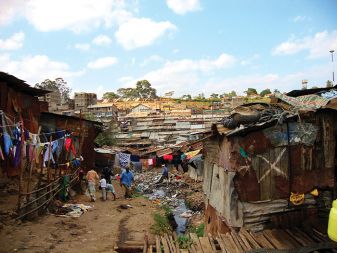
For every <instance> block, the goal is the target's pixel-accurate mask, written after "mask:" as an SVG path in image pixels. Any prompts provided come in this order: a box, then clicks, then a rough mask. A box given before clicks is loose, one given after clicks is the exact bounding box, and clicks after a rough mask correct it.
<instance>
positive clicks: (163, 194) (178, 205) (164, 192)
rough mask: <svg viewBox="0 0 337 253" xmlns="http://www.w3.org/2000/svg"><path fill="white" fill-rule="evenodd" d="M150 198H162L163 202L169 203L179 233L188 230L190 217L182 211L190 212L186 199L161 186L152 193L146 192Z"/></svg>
mask: <svg viewBox="0 0 337 253" xmlns="http://www.w3.org/2000/svg"><path fill="white" fill-rule="evenodd" d="M146 195H147V196H148V197H149V199H150V200H156V199H160V200H161V203H162V204H167V205H168V206H170V208H171V209H172V213H173V217H174V220H175V222H176V224H177V227H176V229H175V231H176V233H177V234H178V235H182V234H184V233H185V231H186V226H187V221H188V218H186V217H181V216H180V215H181V214H182V213H186V212H189V211H191V210H189V209H188V208H187V207H186V205H185V200H184V199H179V198H176V194H175V195H173V196H170V195H172V192H170V191H168V189H166V188H159V189H156V190H154V191H153V193H152V194H146Z"/></svg>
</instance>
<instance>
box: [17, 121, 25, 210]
mask: <svg viewBox="0 0 337 253" xmlns="http://www.w3.org/2000/svg"><path fill="white" fill-rule="evenodd" d="M22 124H23V122H22V123H21V125H20V128H21V147H20V148H21V152H20V164H19V167H20V182H19V196H18V213H19V210H20V206H21V195H22V188H23V182H22V179H23V171H24V167H23V166H24V162H23V155H22V154H23V152H22V151H23V146H24V145H23V137H24V132H23V131H24V129H23V127H22ZM16 152H19V151H16Z"/></svg>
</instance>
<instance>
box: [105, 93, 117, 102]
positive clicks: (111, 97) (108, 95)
mask: <svg viewBox="0 0 337 253" xmlns="http://www.w3.org/2000/svg"><path fill="white" fill-rule="evenodd" d="M117 98H119V96H118V95H117V94H116V93H115V92H105V93H104V94H103V99H107V100H109V101H112V100H114V99H117Z"/></svg>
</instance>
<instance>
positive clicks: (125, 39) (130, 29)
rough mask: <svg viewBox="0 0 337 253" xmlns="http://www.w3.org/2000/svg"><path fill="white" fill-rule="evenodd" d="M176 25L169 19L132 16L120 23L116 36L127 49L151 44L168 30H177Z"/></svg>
mask: <svg viewBox="0 0 337 253" xmlns="http://www.w3.org/2000/svg"><path fill="white" fill-rule="evenodd" d="M176 29H177V28H176V26H175V25H173V24H171V23H170V22H168V21H165V22H154V21H152V20H151V19H148V18H132V19H130V20H128V21H127V22H125V23H123V24H121V25H120V27H119V28H118V30H117V32H116V33H115V37H116V39H117V42H118V43H120V44H121V45H122V46H123V47H124V48H125V49H127V50H130V49H135V48H138V47H144V46H149V45H151V44H153V43H154V42H155V40H157V39H159V38H160V37H161V36H163V35H164V34H165V33H166V32H168V31H175V30H176Z"/></svg>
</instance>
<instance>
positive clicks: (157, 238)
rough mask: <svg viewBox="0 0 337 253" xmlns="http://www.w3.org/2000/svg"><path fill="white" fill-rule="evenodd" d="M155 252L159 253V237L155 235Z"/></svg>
mask: <svg viewBox="0 0 337 253" xmlns="http://www.w3.org/2000/svg"><path fill="white" fill-rule="evenodd" d="M156 252H157V253H158V252H160V253H161V248H160V238H159V236H158V235H157V236H156Z"/></svg>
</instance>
